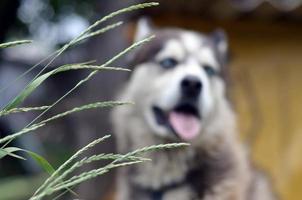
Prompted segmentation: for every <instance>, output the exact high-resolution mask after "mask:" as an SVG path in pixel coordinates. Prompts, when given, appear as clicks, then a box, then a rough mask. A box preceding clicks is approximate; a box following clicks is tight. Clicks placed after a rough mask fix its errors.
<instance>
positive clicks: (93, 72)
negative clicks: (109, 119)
mask: <svg viewBox="0 0 302 200" xmlns="http://www.w3.org/2000/svg"><path fill="white" fill-rule="evenodd" d="M153 38H154V36H153V35H152V36H150V37H147V38H145V39H143V40H141V41H138V42H135V43H134V44H132V45H131V46H130V47H128V48H126V49H124V50H123V51H121V52H120V53H119V54H117V55H116V56H114V57H113V58H111V59H110V60H108V61H107V62H106V63H105V64H103V65H101V67H106V66H107V65H110V64H111V63H112V62H114V61H115V60H117V59H118V58H120V57H121V56H123V55H125V54H126V53H128V52H129V51H131V50H133V49H134V48H137V47H138V46H140V45H142V44H144V43H146V42H149V41H150V40H151V39H153ZM97 72H98V70H94V71H92V72H91V73H90V74H89V75H88V76H86V78H84V79H82V80H81V81H79V82H78V83H77V84H76V85H75V86H74V87H73V88H71V89H70V90H69V91H68V92H66V93H65V94H64V95H63V96H62V97H60V98H59V99H58V100H57V101H55V102H54V103H53V104H52V105H51V106H50V107H49V108H47V109H46V110H44V111H43V112H42V113H41V114H40V115H38V116H37V117H36V118H35V119H33V120H32V121H31V122H30V123H29V124H28V125H27V126H26V127H28V126H30V125H32V124H33V123H34V122H35V121H37V120H38V119H39V118H40V117H42V116H43V115H44V114H45V113H46V112H47V111H48V110H50V109H51V108H52V107H53V106H55V105H56V104H57V103H59V102H60V101H61V100H63V99H64V98H65V97H66V96H68V95H69V94H70V93H72V92H73V91H74V90H75V89H77V88H78V87H79V86H81V85H82V84H83V83H85V82H87V81H88V80H90V79H91V78H92V77H93V76H94V75H95V74H96V73H97Z"/></svg>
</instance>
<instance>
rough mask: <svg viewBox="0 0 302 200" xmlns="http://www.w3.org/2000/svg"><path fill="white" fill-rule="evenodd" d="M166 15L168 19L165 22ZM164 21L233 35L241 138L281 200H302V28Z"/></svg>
mask: <svg viewBox="0 0 302 200" xmlns="http://www.w3.org/2000/svg"><path fill="white" fill-rule="evenodd" d="M162 19H165V20H162ZM156 22H158V24H159V25H164V26H166V25H175V26H182V27H185V28H190V29H195V30H201V31H210V30H213V29H214V28H215V27H222V28H224V29H225V30H226V31H227V33H228V34H229V36H230V44H231V50H232V51H231V55H232V56H231V57H232V61H231V75H232V79H233V97H234V101H235V106H236V109H237V112H238V119H239V124H240V130H241V134H242V138H243V140H244V141H246V140H247V139H248V138H249V137H250V136H253V137H252V138H253V139H254V142H253V145H252V146H251V148H252V157H253V158H254V160H255V163H256V164H257V165H258V166H259V167H261V168H263V169H265V170H266V171H267V172H268V173H269V174H270V175H271V176H272V182H273V184H274V186H275V188H276V190H277V191H278V194H279V195H280V197H281V199H284V200H299V199H301V198H302V26H301V25H299V24H289V23H269V22H260V21H259V22H248V21H245V22H238V21H234V22H209V21H201V20H199V19H198V18H185V17H184V16H181V17H180V16H165V17H163V16H158V20H156Z"/></svg>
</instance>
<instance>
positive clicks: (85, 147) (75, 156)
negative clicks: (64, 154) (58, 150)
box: [34, 135, 110, 195]
mask: <svg viewBox="0 0 302 200" xmlns="http://www.w3.org/2000/svg"><path fill="white" fill-rule="evenodd" d="M109 137H110V135H105V136H104V137H101V138H98V139H96V140H94V141H92V142H91V143H89V144H88V145H86V146H84V147H83V148H81V149H80V150H78V151H77V152H76V153H75V154H73V155H72V156H71V157H70V158H69V159H68V160H66V161H65V162H64V163H63V164H62V165H61V166H60V167H59V168H58V169H57V170H55V172H54V173H53V174H52V175H51V176H50V177H49V178H48V179H46V181H45V182H44V183H43V184H42V185H41V186H40V187H39V188H38V189H37V190H36V192H35V193H34V195H36V194H38V193H39V192H40V191H42V189H44V188H45V187H47V185H48V184H49V183H50V182H51V181H53V180H54V179H55V178H56V176H58V175H59V174H60V173H61V172H62V170H63V169H65V168H66V167H67V166H68V165H69V164H70V163H72V162H73V161H74V160H75V159H76V158H78V157H79V156H80V155H81V154H83V153H84V152H85V151H87V150H89V149H91V148H92V147H94V146H95V145H97V144H99V143H100V142H102V141H104V140H106V139H107V138H109Z"/></svg>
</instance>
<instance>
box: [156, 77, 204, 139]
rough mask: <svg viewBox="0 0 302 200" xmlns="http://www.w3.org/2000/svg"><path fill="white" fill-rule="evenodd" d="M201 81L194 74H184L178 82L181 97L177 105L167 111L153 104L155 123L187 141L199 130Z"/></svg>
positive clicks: (196, 134)
mask: <svg viewBox="0 0 302 200" xmlns="http://www.w3.org/2000/svg"><path fill="white" fill-rule="evenodd" d="M201 90H202V83H201V81H200V80H199V79H198V77H195V76H186V77H184V79H183V80H182V81H181V82H180V92H181V98H180V100H179V102H178V103H177V105H176V106H175V107H174V108H173V109H171V110H168V111H165V110H163V109H162V108H160V107H158V106H153V107H152V109H153V112H154V116H155V119H156V121H157V123H158V124H159V125H161V126H165V127H166V128H168V129H169V130H171V132H172V133H174V134H175V135H176V136H177V137H178V138H180V139H182V140H185V141H189V140H192V139H194V138H195V137H196V136H198V134H199V133H200V131H201V113H199V110H200V109H199V104H198V100H199V96H200V93H201Z"/></svg>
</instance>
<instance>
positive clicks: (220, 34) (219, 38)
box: [211, 29, 229, 62]
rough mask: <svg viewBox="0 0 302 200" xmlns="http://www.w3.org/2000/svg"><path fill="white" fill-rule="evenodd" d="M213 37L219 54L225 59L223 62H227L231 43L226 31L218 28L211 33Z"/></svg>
mask: <svg viewBox="0 0 302 200" xmlns="http://www.w3.org/2000/svg"><path fill="white" fill-rule="evenodd" d="M211 38H212V40H213V42H214V45H215V47H216V50H217V53H218V56H219V57H220V58H221V59H222V60H223V62H227V60H228V48H229V45H228V39H227V35H226V33H225V32H224V30H222V29H217V30H215V31H214V32H212V33H211Z"/></svg>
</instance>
